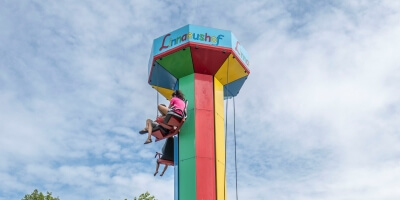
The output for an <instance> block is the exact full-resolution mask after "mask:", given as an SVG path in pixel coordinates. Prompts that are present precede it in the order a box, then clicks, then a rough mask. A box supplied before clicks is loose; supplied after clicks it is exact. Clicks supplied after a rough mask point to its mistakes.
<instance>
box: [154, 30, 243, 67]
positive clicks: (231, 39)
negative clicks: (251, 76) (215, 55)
mask: <svg viewBox="0 0 400 200" xmlns="http://www.w3.org/2000/svg"><path fill="white" fill-rule="evenodd" d="M189 42H195V43H199V44H204V45H212V46H215V47H226V48H232V49H234V51H236V54H237V55H239V58H240V59H241V60H242V62H243V63H244V64H245V65H246V66H247V67H248V66H249V64H250V63H249V60H248V55H247V52H246V50H245V49H244V48H243V47H242V46H241V45H240V43H239V41H238V40H237V39H236V37H235V36H234V35H233V34H232V33H231V32H230V31H227V30H221V29H214V28H208V27H203V26H195V25H191V24H189V25H186V26H184V27H182V28H179V29H177V30H175V31H173V32H170V33H167V34H165V35H163V36H161V37H159V38H157V39H155V40H154V43H153V49H152V53H153V56H156V55H158V54H161V53H163V52H166V51H169V50H171V49H174V48H176V47H179V46H182V45H184V44H186V43H189Z"/></svg>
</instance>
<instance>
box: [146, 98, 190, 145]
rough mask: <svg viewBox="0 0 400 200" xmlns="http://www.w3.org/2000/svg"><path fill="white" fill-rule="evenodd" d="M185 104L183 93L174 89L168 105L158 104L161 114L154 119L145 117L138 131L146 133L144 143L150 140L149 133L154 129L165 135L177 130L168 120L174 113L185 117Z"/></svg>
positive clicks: (182, 117)
mask: <svg viewBox="0 0 400 200" xmlns="http://www.w3.org/2000/svg"><path fill="white" fill-rule="evenodd" d="M186 106H187V101H185V98H184V95H183V93H182V92H181V91H180V90H176V91H174V92H173V93H172V98H171V100H170V102H169V106H168V107H167V106H166V105H164V104H159V105H158V111H159V112H160V113H161V116H159V117H157V119H156V120H155V121H153V120H151V119H147V120H146V127H145V128H144V129H142V130H141V131H139V133H140V134H145V133H147V139H146V141H145V142H144V144H148V143H151V142H152V140H151V135H152V133H153V132H154V131H155V130H157V131H158V132H160V134H162V135H166V134H168V132H170V131H174V132H178V131H179V130H176V127H174V126H172V125H169V124H168V121H170V118H171V116H174V115H175V116H177V117H180V118H181V119H183V120H184V118H186V109H187V108H186ZM164 122H166V123H164ZM182 123H183V122H182ZM180 125H181V124H180ZM174 128H175V129H174ZM157 139H159V138H157Z"/></svg>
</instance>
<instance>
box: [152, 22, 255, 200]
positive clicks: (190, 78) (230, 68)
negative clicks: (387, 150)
mask: <svg viewBox="0 0 400 200" xmlns="http://www.w3.org/2000/svg"><path fill="white" fill-rule="evenodd" d="M248 67H249V57H248V54H247V52H246V50H245V49H244V48H243V47H242V46H241V45H240V43H239V41H238V40H237V39H236V37H235V36H234V35H233V34H232V33H231V32H230V31H227V30H220V29H214V28H207V27H202V26H195V25H190V24H189V25H186V26H184V27H182V28H179V29H177V30H175V31H172V32H170V33H167V34H165V35H162V36H161V37H159V38H157V39H155V40H154V42H153V48H152V52H151V56H150V61H149V80H148V81H149V84H150V85H152V87H153V88H154V89H156V90H157V91H158V92H159V93H160V94H162V95H163V96H164V97H165V98H167V99H170V98H171V94H172V92H173V91H174V90H176V89H180V90H181V91H182V92H183V93H184V94H185V97H186V99H187V100H188V101H189V107H188V118H187V119H186V122H185V123H184V124H183V126H182V128H181V131H180V133H179V134H178V144H179V146H178V148H176V149H177V150H176V154H175V199H181V200H188V199H191V200H193V199H206V200H210V199H218V200H225V199H226V198H227V197H226V178H225V173H226V172H225V157H226V153H225V129H224V99H225V98H230V97H234V96H236V95H237V94H238V93H239V90H240V88H241V87H242V85H243V84H244V82H245V80H246V79H247V76H248V75H249V73H250V71H249V70H248Z"/></svg>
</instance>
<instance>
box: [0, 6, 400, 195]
mask: <svg viewBox="0 0 400 200" xmlns="http://www.w3.org/2000/svg"><path fill="white" fill-rule="evenodd" d="M2 4H4V6H0V30H1V31H0V43H2V45H0V57H1V59H0V71H1V73H0V133H1V137H0V179H1V180H4V181H3V182H4V183H6V184H2V186H0V199H1V200H2V199H18V198H22V197H23V195H24V194H27V193H30V192H32V191H33V189H35V188H38V189H39V190H40V191H43V192H45V191H46V190H48V191H51V192H53V194H54V195H55V196H59V197H60V198H61V199H71V200H73V199H108V198H111V199H123V198H133V196H139V194H140V193H142V192H145V191H147V190H148V191H149V192H150V193H151V194H153V195H155V196H156V197H157V198H159V199H172V197H173V170H172V169H169V170H168V171H167V174H166V175H165V176H164V177H162V178H160V177H158V176H157V177H153V175H152V173H153V170H154V167H155V166H154V165H155V163H154V162H155V159H154V158H153V156H154V153H155V151H159V149H160V148H161V146H162V143H160V142H158V143H152V144H150V145H146V146H143V145H142V144H143V142H144V140H145V136H141V135H139V134H137V130H139V129H141V128H143V126H144V121H145V119H146V118H148V117H151V116H153V115H154V114H155V113H156V109H155V108H154V107H155V105H156V102H157V100H156V99H155V98H156V94H155V92H154V90H152V89H150V86H148V85H147V83H146V81H147V62H148V56H149V53H150V46H151V41H152V40H153V39H154V38H156V37H159V36H160V35H162V34H164V33H167V32H169V31H171V30H174V29H176V28H179V27H181V26H183V25H185V24H187V23H194V24H198V25H204V26H211V27H215V28H221V29H228V30H232V32H233V33H234V34H235V35H236V36H237V38H238V39H239V40H240V41H241V43H242V44H243V45H244V47H245V48H246V49H247V50H248V52H249V54H250V58H251V67H250V70H251V74H250V76H249V78H248V80H247V81H246V83H245V84H244V86H243V88H242V90H241V92H240V94H239V96H238V97H237V98H236V99H235V101H236V133H237V164H238V186H239V191H238V192H239V197H240V198H245V199H265V198H270V199H304V200H305V199H335V200H336V199H385V200H386V199H387V200H391V199H398V197H399V196H400V194H399V193H398V192H397V188H398V187H399V186H400V182H398V181H397V180H399V178H400V177H399V175H400V173H399V168H398V164H399V155H400V148H399V146H400V145H399V143H400V137H399V130H400V125H398V121H399V120H400V98H399V95H398V94H397V93H398V91H399V89H400V82H399V80H400V75H399V74H400V67H399V66H400V59H399V58H398V56H397V54H398V53H397V52H400V49H399V46H400V40H399V39H398V35H400V29H399V27H400V26H399V25H400V21H399V20H398V19H400V16H399V12H400V4H399V3H396V2H393V1H374V2H371V1H351V2H347V1H343V2H320V3H308V2H306V1H301V2H296V3H295V2H294V1H284V2H279V3H277V2H272V1H271V2H269V1H266V2H259V1H250V2H248V1H234V2H211V1H206V2H196V4H195V3H188V2H183V1H182V2H180V1H178V2H163V1H158V2H152V1H149V2H147V1H146V2H136V1H134V2H129V3H122V2H119V1H115V2H101V3H99V2H97V1H76V2H73V3H71V2H70V3H68V4H65V3H63V2H57V3H55V2H45V3H44V2H40V3H39V2H18V3H17V2H3V3H2ZM221 16H226V17H221ZM4 19H6V20H4ZM153 105H154V106H153ZM229 105H230V106H232V101H230V102H229ZM232 114H233V113H232V107H230V110H229V115H228V120H229V124H230V125H229V129H228V130H229V137H228V140H229V141H228V150H227V151H228V160H227V163H228V166H227V170H228V173H227V179H228V192H229V198H230V199H231V198H234V197H235V193H234V192H235V191H234V188H235V171H234V170H235V168H234V167H235V166H234V154H233V153H234V152H233V145H234V144H233V135H232V132H233V127H232V120H233V115H232ZM88 191H89V192H88Z"/></svg>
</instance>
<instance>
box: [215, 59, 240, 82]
mask: <svg viewBox="0 0 400 200" xmlns="http://www.w3.org/2000/svg"><path fill="white" fill-rule="evenodd" d="M237 59H238V58H234V57H233V54H231V55H229V57H228V58H227V59H226V60H225V62H224V64H222V66H221V67H220V68H219V70H218V71H217V73H216V74H215V78H217V80H218V81H219V82H221V83H222V85H226V84H228V83H231V82H233V81H236V80H238V79H240V78H243V77H244V76H247V75H248V74H247V72H246V71H245V70H244V69H243V67H242V65H240V63H239V61H238V60H237Z"/></svg>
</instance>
